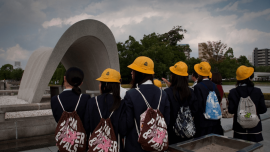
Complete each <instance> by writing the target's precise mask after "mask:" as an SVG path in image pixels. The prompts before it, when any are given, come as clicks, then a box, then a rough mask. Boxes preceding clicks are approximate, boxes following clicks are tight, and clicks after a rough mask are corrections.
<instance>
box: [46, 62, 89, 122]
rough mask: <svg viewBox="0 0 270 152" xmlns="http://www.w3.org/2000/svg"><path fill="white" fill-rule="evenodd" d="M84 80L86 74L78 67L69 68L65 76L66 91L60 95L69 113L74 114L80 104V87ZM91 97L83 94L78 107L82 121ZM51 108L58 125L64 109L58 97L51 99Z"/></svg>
mask: <svg viewBox="0 0 270 152" xmlns="http://www.w3.org/2000/svg"><path fill="white" fill-rule="evenodd" d="M83 78H84V73H83V71H82V70H81V69H79V68H76V67H71V68H69V69H68V70H67V71H66V73H65V76H64V87H65V89H64V90H63V92H62V93H61V94H60V95H59V99H60V101H61V103H62V105H63V108H64V109H65V111H67V112H73V111H74V110H75V107H76V105H77V103H78V100H79V96H80V94H81V89H80V88H79V86H81V85H82V83H83ZM89 98H90V95H87V94H82V96H81V98H80V101H79V104H78V107H77V110H76V111H77V114H78V115H79V117H80V119H81V121H83V120H84V115H85V107H86V104H87V101H88V99H89ZM51 108H52V112H53V116H54V119H55V121H56V122H57V123H58V121H59V119H60V117H61V116H62V113H63V108H62V107H61V104H60V103H59V101H58V98H57V96H53V97H52V99H51Z"/></svg>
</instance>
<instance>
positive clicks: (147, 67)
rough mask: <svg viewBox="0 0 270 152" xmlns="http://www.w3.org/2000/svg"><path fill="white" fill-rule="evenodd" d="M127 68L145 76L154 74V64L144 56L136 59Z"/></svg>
mask: <svg viewBox="0 0 270 152" xmlns="http://www.w3.org/2000/svg"><path fill="white" fill-rule="evenodd" d="M128 68H130V69H132V70H135V71H138V72H141V73H145V74H155V72H154V62H153V60H151V59H150V58H148V57H146V56H139V57H137V58H136V59H135V60H134V62H133V63H132V64H130V65H129V66H128Z"/></svg>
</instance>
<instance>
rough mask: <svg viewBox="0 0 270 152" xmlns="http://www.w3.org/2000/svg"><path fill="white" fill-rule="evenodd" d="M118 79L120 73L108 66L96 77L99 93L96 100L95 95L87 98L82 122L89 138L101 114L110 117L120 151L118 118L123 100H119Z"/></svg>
mask: <svg viewBox="0 0 270 152" xmlns="http://www.w3.org/2000/svg"><path fill="white" fill-rule="evenodd" d="M120 79H121V76H120V73H119V72H118V71H116V70H114V69H110V68H108V69H106V70H104V71H103V73H102V75H101V77H99V78H98V79H97V80H98V81H100V83H99V90H100V93H101V95H99V96H97V101H96V99H95V97H93V98H91V99H89V100H88V103H87V108H86V113H85V119H84V122H85V130H86V133H87V135H88V138H89V136H90V134H91V133H93V131H94V129H95V128H96V127H97V125H98V124H99V122H100V119H101V116H102V118H104V119H107V118H109V117H110V119H111V123H112V126H113V129H114V134H115V136H116V138H117V139H116V141H117V142H118V144H120V151H122V150H123V144H122V142H119V141H120V139H118V138H119V136H118V135H122V132H121V131H122V129H120V125H121V124H120V122H121V121H120V118H121V113H122V112H123V111H124V102H121V97H120ZM97 103H98V105H97ZM99 110H100V113H99ZM112 112H113V113H112ZM111 114H112V115H111ZM110 115H111V116H110ZM121 137H122V136H121ZM121 137H120V138H121Z"/></svg>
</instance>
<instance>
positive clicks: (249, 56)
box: [247, 55, 253, 65]
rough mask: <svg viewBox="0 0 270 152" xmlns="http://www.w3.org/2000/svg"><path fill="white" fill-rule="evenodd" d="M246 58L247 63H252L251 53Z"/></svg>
mask: <svg viewBox="0 0 270 152" xmlns="http://www.w3.org/2000/svg"><path fill="white" fill-rule="evenodd" d="M247 59H248V61H249V63H250V64H252V65H253V60H252V55H248V56H247Z"/></svg>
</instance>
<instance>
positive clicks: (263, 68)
mask: <svg viewBox="0 0 270 152" xmlns="http://www.w3.org/2000/svg"><path fill="white" fill-rule="evenodd" d="M255 72H270V66H258V67H255Z"/></svg>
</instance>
